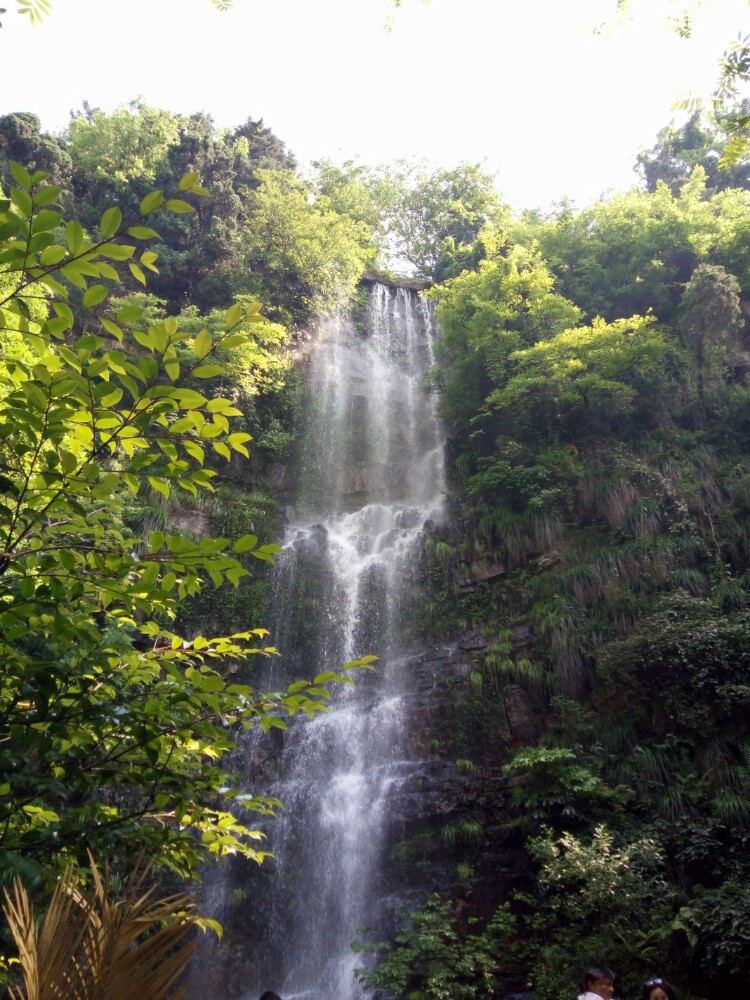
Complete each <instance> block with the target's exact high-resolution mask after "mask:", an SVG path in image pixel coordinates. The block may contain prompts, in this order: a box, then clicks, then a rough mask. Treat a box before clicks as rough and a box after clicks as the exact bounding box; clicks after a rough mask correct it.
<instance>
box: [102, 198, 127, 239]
mask: <svg viewBox="0 0 750 1000" xmlns="http://www.w3.org/2000/svg"><path fill="white" fill-rule="evenodd" d="M121 225H122V212H121V211H120V209H119V208H118V207H117V206H116V205H114V206H113V207H112V208H108V209H107V210H106V212H104V214H103V215H102V219H101V222H100V223H99V231H100V233H101V234H102V239H104V240H108V239H109V238H110V237H111V236H114V235H115V233H116V232H117V230H118V229H119V228H120V226H121Z"/></svg>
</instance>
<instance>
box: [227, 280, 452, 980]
mask: <svg viewBox="0 0 750 1000" xmlns="http://www.w3.org/2000/svg"><path fill="white" fill-rule="evenodd" d="M362 325H364V327H365V329H364V330H359V329H357V327H356V326H355V324H354V323H353V322H352V321H351V320H348V319H342V318H338V319H331V320H329V321H328V322H326V323H324V324H322V326H321V329H320V336H319V340H318V341H317V343H316V344H315V346H314V349H313V351H312V353H311V356H310V361H309V376H308V391H309V395H308V406H307V410H306V426H307V429H306V432H305V441H304V452H303V457H302V467H301V473H300V498H299V504H298V510H297V512H296V513H294V514H293V516H292V517H291V518H290V522H291V523H290V524H289V527H288V530H287V537H286V539H285V542H284V546H283V549H284V551H283V554H282V555H281V556H280V557H279V559H278V566H277V570H276V580H275V585H274V601H273V604H274V611H273V617H274V619H275V626H274V633H273V638H274V642H275V644H276V646H277V647H278V648H279V649H280V650H281V651H282V653H283V661H281V662H282V663H285V664H286V666H285V667H284V670H285V680H284V682H283V683H284V684H285V683H286V682H287V680H288V677H287V676H286V675H287V674H289V673H290V672H291V673H293V674H294V675H295V676H313V675H314V674H317V673H320V672H322V671H324V670H330V669H335V668H337V667H339V666H340V665H341V664H343V663H344V662H346V661H348V660H350V659H353V658H356V657H359V656H363V655H365V654H368V653H374V654H376V655H378V656H379V658H380V659H379V663H378V664H377V673H376V674H366V675H364V676H363V675H360V676H357V677H356V678H355V681H356V683H355V685H354V686H353V687H349V686H341V688H340V689H339V690H337V691H336V694H335V697H334V699H333V703H332V705H331V709H330V711H329V712H328V713H327V714H324V715H320V716H318V717H316V718H315V719H314V720H312V721H310V722H300V723H299V724H297V723H295V724H294V725H292V726H291V727H290V729H289V730H288V732H287V733H286V734H285V737H284V746H283V751H282V752H281V754H280V765H279V775H280V776H279V779H278V781H277V782H275V783H274V784H273V786H272V787H271V788H269V789H267V791H268V793H269V794H271V795H274V796H276V797H278V798H279V799H280V800H281V801H282V802H283V803H284V805H285V807H286V808H285V811H284V812H283V813H282V814H281V816H280V817H279V818H278V819H276V820H274V821H273V822H272V824H271V825H270V826H269V829H268V834H269V846H270V850H272V851H273V854H274V858H275V860H273V861H271V862H268V863H267V864H266V865H264V866H263V868H262V869H261V872H262V875H261V876H260V879H259V881H260V882H261V883H262V885H263V888H262V889H261V890H260V891H258V890H256V889H253V905H254V908H255V909H256V910H257V911H258V912H259V913H260V914H261V919H259V920H258V924H259V925H260V924H262V929H261V930H259V931H258V932H257V933H258V935H259V938H258V939H257V940H258V944H257V947H258V950H259V952H260V954H259V955H258V956H254V959H253V968H254V972H253V976H252V980H253V981H252V982H248V983H247V990H246V991H245V992H244V996H246V997H247V998H248V1000H254V998H257V996H258V994H259V993H260V992H262V991H263V990H264V989H266V988H269V987H272V988H273V989H276V990H278V991H279V992H280V993H281V994H282V996H283V997H284V1000H290V998H292V997H296V998H302V997H305V998H310V1000H312V998H323V997H325V998H326V1000H352V998H354V997H357V996H361V995H362V994H361V992H360V987H358V985H357V983H356V981H355V978H354V976H353V971H354V968H355V967H356V966H357V965H360V964H362V960H361V958H360V957H359V956H357V955H355V954H354V953H353V952H352V950H351V947H350V945H351V942H352V940H353V939H354V938H355V937H356V936H357V931H358V929H359V928H361V927H363V926H368V925H369V926H377V925H378V923H380V922H381V921H379V919H378V917H379V909H380V908H381V905H382V900H383V898H384V897H385V896H387V895H388V886H386V885H383V884H381V882H380V879H379V876H380V871H381V861H382V851H383V846H384V838H385V836H386V830H387V828H388V823H389V820H390V813H391V803H392V800H393V796H394V794H396V793H397V791H398V788H399V784H400V783H401V782H403V781H405V780H407V779H408V776H409V775H410V774H412V773H413V770H414V764H413V762H411V761H409V760H408V759H407V753H406V743H407V740H406V736H407V735H408V734H407V733H405V732H404V727H405V710H404V696H405V694H406V693H407V687H406V685H408V667H407V652H406V651H407V649H408V639H409V632H410V629H413V623H414V620H415V614H416V611H417V609H418V601H419V594H420V583H421V574H422V568H423V562H424V559H423V552H424V540H423V531H424V525H425V522H426V521H430V520H431V521H433V522H434V521H439V520H440V519H441V518H442V505H443V491H444V468H443V453H444V441H443V437H442V433H441V429H440V426H439V422H438V419H437V414H436V401H435V399H434V396H433V395H432V394H429V393H425V392H424V390H423V387H422V377H423V375H424V373H425V371H426V370H427V369H429V368H430V366H431V365H432V364H433V361H434V354H433V350H434V337H435V333H434V329H433V324H432V321H431V314H430V309H429V306H428V304H427V303H426V302H425V301H424V300H423V299H422V298H420V297H419V296H418V295H417V294H416V293H415V292H413V291H410V290H407V289H403V288H399V289H394V288H388V287H386V286H384V285H380V284H378V285H375V286H374V287H373V288H372V291H371V293H370V306H369V312H368V316H367V320H366V322H365V323H364V324H360V326H362ZM290 664H291V670H290ZM275 669H278V668H275ZM275 680H276V681H277V682H278V677H277V678H276V679H275ZM271 686H274V679H272V681H271ZM277 686H282V684H281V683H278V684H277ZM264 791H265V789H264Z"/></svg>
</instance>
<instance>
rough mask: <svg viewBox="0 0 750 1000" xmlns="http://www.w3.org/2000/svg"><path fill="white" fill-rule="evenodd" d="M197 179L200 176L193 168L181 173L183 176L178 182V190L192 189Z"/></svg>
mask: <svg viewBox="0 0 750 1000" xmlns="http://www.w3.org/2000/svg"><path fill="white" fill-rule="evenodd" d="M199 180H200V176H199V175H198V174H197V173H196V172H195V171H194V170H191V171H190V172H189V173H187V174H183V176H182V177H181V178H180V183H179V188H180V191H190V190H192V188H194V187H195V185H196V184H197V183H198V181H199Z"/></svg>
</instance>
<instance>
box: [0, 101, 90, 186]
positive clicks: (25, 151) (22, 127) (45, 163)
mask: <svg viewBox="0 0 750 1000" xmlns="http://www.w3.org/2000/svg"><path fill="white" fill-rule="evenodd" d="M41 128H42V126H41V122H40V121H39V118H38V117H37V115H34V114H30V113H29V112H27V111H24V112H16V113H15V114H10V115H3V116H2V117H0V164H1V165H2V176H1V177H0V179H1V180H2V182H3V183H9V182H10V181H11V174H10V168H9V166H8V164H9V162H10V161H11V160H15V161H16V162H17V163H26V164H28V166H29V168H30V169H31V170H44V171H45V172H46V173H47V174H48V175H49V176H50V178H51V180H52V181H53V182H54V183H55V184H59V185H69V184H70V174H71V169H72V164H71V160H70V153H69V151H68V149H67V148H66V145H65V143H64V141H63V140H62V139H60V138H58V137H57V136H52V135H48V134H47V133H44V132H42V130H41Z"/></svg>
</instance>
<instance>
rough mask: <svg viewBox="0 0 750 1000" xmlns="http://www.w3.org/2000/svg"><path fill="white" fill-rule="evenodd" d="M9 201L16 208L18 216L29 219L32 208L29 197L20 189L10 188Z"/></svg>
mask: <svg viewBox="0 0 750 1000" xmlns="http://www.w3.org/2000/svg"><path fill="white" fill-rule="evenodd" d="M10 200H11V201H12V202H13V204H14V205H15V206H16V208H17V209H18V211H19V212H20V214H21V215H22V217H23V218H24V219H28V218H30V217H31V214H32V212H33V211H34V207H33V205H32V202H31V196H30V195H28V194H27V193H26V192H25V191H22V190H21V188H11V189H10Z"/></svg>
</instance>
